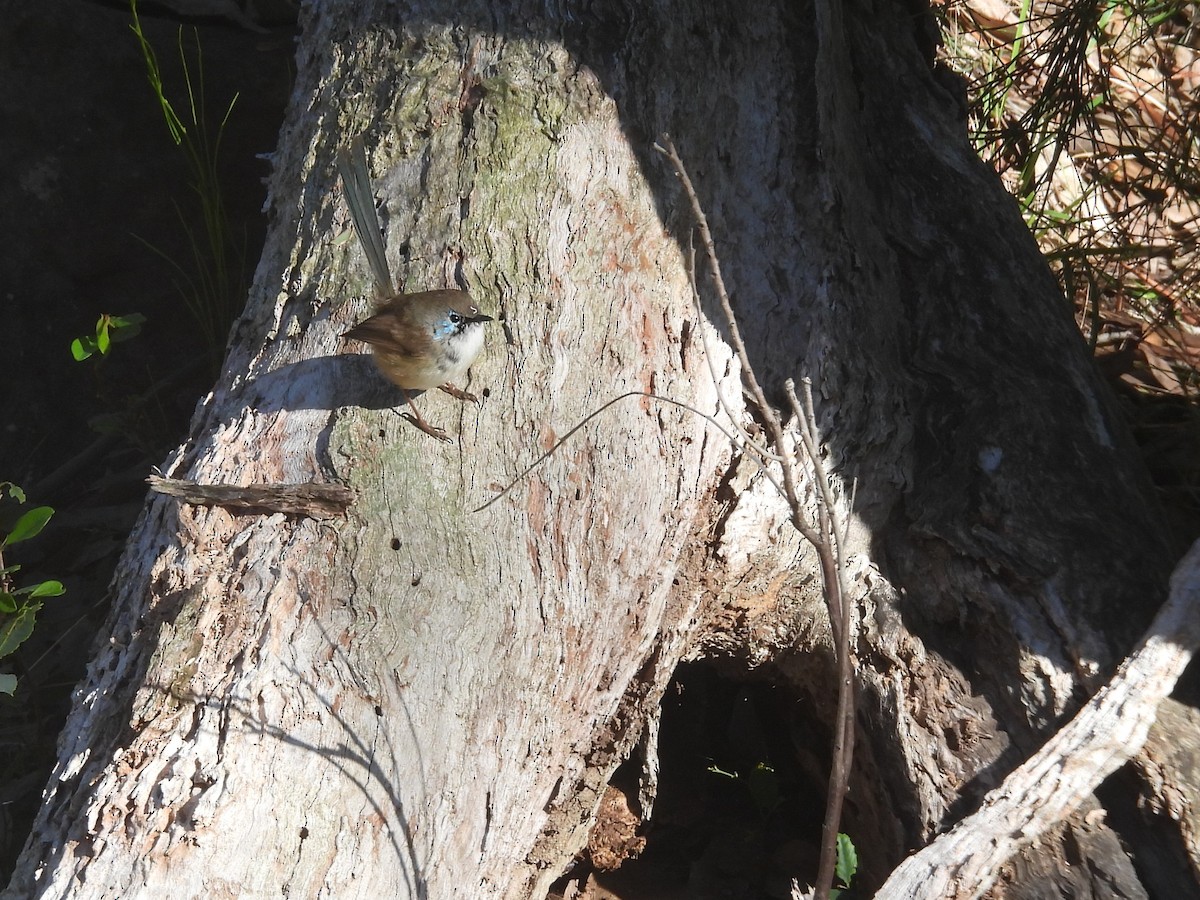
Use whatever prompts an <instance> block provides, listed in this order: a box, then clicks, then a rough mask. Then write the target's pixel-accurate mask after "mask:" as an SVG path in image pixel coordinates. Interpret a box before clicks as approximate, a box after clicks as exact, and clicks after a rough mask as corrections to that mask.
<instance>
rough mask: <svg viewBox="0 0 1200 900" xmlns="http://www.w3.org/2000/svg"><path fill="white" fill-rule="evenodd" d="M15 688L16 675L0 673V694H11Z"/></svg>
mask: <svg viewBox="0 0 1200 900" xmlns="http://www.w3.org/2000/svg"><path fill="white" fill-rule="evenodd" d="M16 690H17V676H16V675H0V694H8V696H10V697H11V696H12V695H13V693H15V692H16Z"/></svg>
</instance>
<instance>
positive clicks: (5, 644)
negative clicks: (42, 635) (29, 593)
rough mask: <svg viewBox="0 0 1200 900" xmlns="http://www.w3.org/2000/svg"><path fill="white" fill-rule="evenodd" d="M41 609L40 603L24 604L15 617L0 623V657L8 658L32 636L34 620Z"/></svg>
mask: <svg viewBox="0 0 1200 900" xmlns="http://www.w3.org/2000/svg"><path fill="white" fill-rule="evenodd" d="M41 608H42V604H40V603H26V604H25V605H24V606H22V607H21V608H20V609H19V610H17V614H16V615H14V616H10V617H9V618H8V619H7V620H6V621H5V622H3V623H0V657H4V656H8V655H9V654H10V653H12V652H13V651H14V650H16V649H17V648H18V647H20V646H21V645H22V644H23V643H25V639H26V638H27V637H29V636H30V635H31V634H33V623H34V618H35V616H36V615H37V611H38V610H39V609H41Z"/></svg>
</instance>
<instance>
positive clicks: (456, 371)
mask: <svg viewBox="0 0 1200 900" xmlns="http://www.w3.org/2000/svg"><path fill="white" fill-rule="evenodd" d="M338 170H339V172H341V176H342V184H343V186H344V187H345V192H346V205H347V207H348V208H349V210H350V220H351V221H352V222H353V223H354V231H355V233H356V234H357V235H358V239H359V242H360V243H361V244H362V247H363V252H364V253H366V256H367V262H368V263H369V264H370V266H371V272H372V273H373V274H374V276H375V288H376V292H377V293H378V295H379V296H380V297H381V298H382V301H381V303H380V305H379V307H378V311H377V312H376V313H375V315H373V316H371V317H370V318H369V319H366V320H365V321H363V322H360V323H359V324H358V325H355V326H354V327H353V328H351V329H350V330H349V331H347V332H346V333H345V334H343V335H342V338H343V339H351V340H356V341H364V342H365V343H368V344H370V345H371V349H372V351H373V355H374V357H375V364H376V365H377V366H378V367H379V371H380V372H382V373H383V375H384V376H385V377H386V378H387V379H388V380H389V381H391V382H392V383H393V384H395V385H396V386H398V387H399V388H400V392H401V393H402V394H403V395H404V399H405V400H406V401H407V402H408V405H409V408H410V409H412V411H413V418H412V419H411V421H412V423H413V424H414V425H416V426H417V427H418V428H420V429H421V430H422V431H424V432H425V433H426V434H429V435H432V436H433V437H435V438H437V439H438V440H442V441H447V442H448V441H449V440H450V438H448V437H447V436H446V432H445V431H444V430H442V429H441V428H438V427H437V426H436V425H430V424H429V423H428V422H426V421H425V419H424V418H423V417H422V416H421V413H420V412H419V411H418V410H417V407H416V406H415V405H414V404H413V402H412V397H410V396H409V394H408V392H409V391H425V390H429V389H430V388H435V387H436V388H441V389H442V390H443V391H445V392H446V393H448V394H450V395H451V396H452V397H457V398H458V399H460V400H470V401H471V402H477V401H476V398H475V396H474V395H473V394H469V393H467V392H466V391H462V390H459V389H458V388H456V387H455V386H454V385H452V384H450V383H449V382H452V381H456V380H458V379H459V378H461V377H462V376H463V375H465V374H466V372H467V369H468V368H470V365H471V363H473V362H474V361H475V357H477V356H478V355H479V351H480V350H482V349H483V326H484V325H485V324H486V323H487V322H490V321H492V317H491V316H485V315H483V314H481V313H480V311H479V307H478V306H476V305H475V303H474V302H473V301H472V300H471V295H470V294H468V293H467V292H466V291H457V290H440V291H421V292H419V293H415V294H403V293H398V292H397V291H396V289H395V287H394V285H393V282H392V276H391V273H390V272H389V271H388V264H387V257H386V255H385V252H384V246H383V234H382V232H381V231H380V229H379V220H378V219H377V218H376V216H375V198H374V195H373V193H372V191H371V178H370V175H369V174H368V172H367V157H366V150H365V149H364V148H363V142H362V138H361V137H358V138H355V139H354V141H353V142H352V143H351V150H350V152H346V151H343V152H342V153H340V154H339V155H338Z"/></svg>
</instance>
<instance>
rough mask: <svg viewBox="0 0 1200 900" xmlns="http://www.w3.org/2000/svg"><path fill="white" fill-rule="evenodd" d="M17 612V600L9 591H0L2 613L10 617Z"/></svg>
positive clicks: (0, 610) (0, 611)
mask: <svg viewBox="0 0 1200 900" xmlns="http://www.w3.org/2000/svg"><path fill="white" fill-rule="evenodd" d="M16 611H17V598H16V597H14V596H13V595H12V594H10V593H9V592H8V591H0V613H8V614H9V615H10V616H11V615H12V614H13V613H15V612H16Z"/></svg>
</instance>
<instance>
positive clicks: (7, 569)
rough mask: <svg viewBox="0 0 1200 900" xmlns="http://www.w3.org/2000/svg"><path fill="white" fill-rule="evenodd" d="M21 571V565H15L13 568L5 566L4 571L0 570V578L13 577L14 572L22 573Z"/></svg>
mask: <svg viewBox="0 0 1200 900" xmlns="http://www.w3.org/2000/svg"><path fill="white" fill-rule="evenodd" d="M20 571H21V564H20V563H13V564H12V565H11V566H5V567H4V568H3V569H0V577H2V576H4V575H11V574H12V573H13V572H20Z"/></svg>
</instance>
